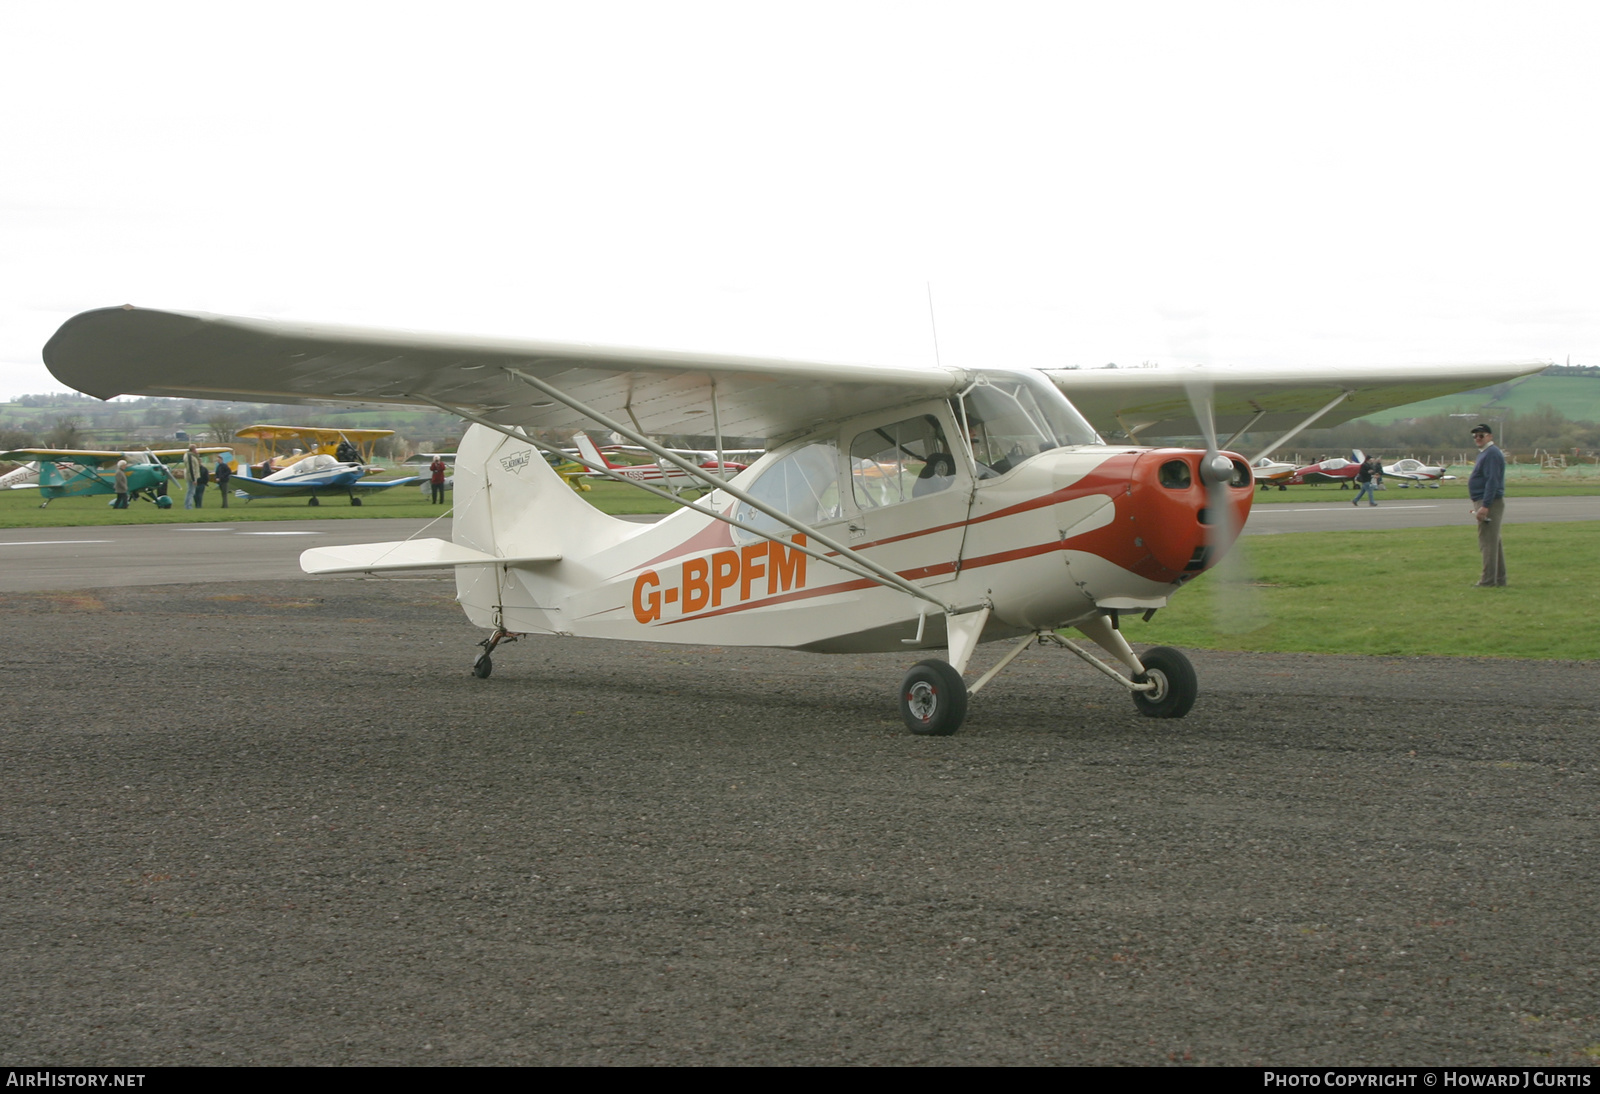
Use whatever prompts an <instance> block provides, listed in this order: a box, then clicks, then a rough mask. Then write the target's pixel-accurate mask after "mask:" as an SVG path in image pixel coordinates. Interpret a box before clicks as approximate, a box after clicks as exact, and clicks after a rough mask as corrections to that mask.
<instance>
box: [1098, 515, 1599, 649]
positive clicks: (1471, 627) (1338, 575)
mask: <svg viewBox="0 0 1600 1094" xmlns="http://www.w3.org/2000/svg"><path fill="white" fill-rule="evenodd" d="M1430 493H1431V491H1430ZM1504 543H1505V552H1506V570H1507V572H1508V575H1509V578H1510V581H1509V584H1508V586H1507V587H1506V588H1504V589H1476V588H1470V587H1469V586H1470V585H1471V583H1472V582H1474V581H1476V580H1477V578H1478V573H1479V567H1480V560H1479V556H1478V542H1477V536H1476V533H1475V529H1474V526H1473V525H1472V524H1470V523H1468V522H1467V521H1466V520H1465V519H1463V522H1462V525H1461V527H1459V528H1409V529H1396V530H1391V531H1381V532H1302V533H1295V534H1289V535H1277V536H1250V537H1247V538H1246V539H1244V540H1241V541H1240V545H1239V547H1238V551H1239V554H1240V562H1241V563H1242V565H1241V567H1240V568H1241V569H1242V571H1243V572H1244V573H1245V574H1247V575H1248V578H1247V579H1246V580H1244V581H1241V582H1239V583H1238V584H1237V585H1230V583H1229V582H1228V581H1225V580H1221V579H1219V577H1218V575H1217V574H1216V573H1215V572H1213V573H1208V574H1205V575H1203V576H1202V577H1200V578H1198V579H1197V580H1196V581H1194V582H1193V583H1192V584H1191V585H1190V586H1189V587H1188V588H1186V589H1183V590H1181V591H1180V592H1179V593H1178V595H1177V596H1175V597H1173V599H1172V605H1171V606H1170V607H1168V608H1165V609H1163V610H1162V611H1160V612H1157V613H1156V615H1155V617H1154V618H1153V619H1152V620H1151V621H1150V622H1149V623H1143V622H1140V621H1139V620H1138V619H1136V618H1130V619H1128V620H1127V621H1126V622H1125V624H1124V631H1125V633H1126V634H1127V635H1128V637H1129V638H1130V639H1131V640H1133V641H1135V642H1148V643H1156V644H1160V645H1168V646H1178V647H1180V648H1182V647H1189V648H1195V649H1216V650H1246V651H1255V652H1260V653H1360V654H1381V655H1385V656H1404V655H1408V654H1409V655H1439V656H1450V657H1530V658H1555V659H1559V660H1572V661H1588V660H1594V659H1596V658H1600V622H1597V620H1600V523H1596V522H1572V523H1563V524H1516V523H1514V522H1513V523H1508V524H1507V525H1506V528H1505V539H1504ZM1219 593H1221V594H1226V602H1225V603H1219V599H1218V597H1219ZM1241 602H1242V605H1243V606H1242V607H1241V606H1240V605H1241ZM1219 613H1220V614H1219Z"/></svg>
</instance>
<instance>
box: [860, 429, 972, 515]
mask: <svg viewBox="0 0 1600 1094" xmlns="http://www.w3.org/2000/svg"><path fill="white" fill-rule="evenodd" d="M955 481H956V461H955V457H954V456H952V455H951V454H950V444H949V442H948V441H946V440H945V435H944V430H943V429H941V428H940V427H939V419H938V418H936V417H935V416H934V415H932V414H922V415H918V416H917V417H915V418H906V419H905V420H904V421H899V422H895V423H893V424H891V425H882V426H878V427H877V428H876V429H869V430H868V431H867V432H865V433H862V434H860V435H858V436H857V437H856V439H855V440H854V441H852V442H851V444H850V491H851V495H852V496H853V497H854V498H855V501H856V505H857V506H858V507H860V508H861V509H863V510H866V509H880V508H882V507H883V506H886V505H898V504H900V503H901V502H903V501H910V500H911V499H912V498H920V497H923V496H925V495H928V494H937V493H938V492H939V491H941V490H948V489H949V488H950V487H951V486H952V485H953V484H954V483H955Z"/></svg>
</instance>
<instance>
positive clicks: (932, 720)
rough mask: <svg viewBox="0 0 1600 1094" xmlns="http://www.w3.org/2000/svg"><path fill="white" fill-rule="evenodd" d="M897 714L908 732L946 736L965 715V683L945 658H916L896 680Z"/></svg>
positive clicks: (930, 735)
mask: <svg viewBox="0 0 1600 1094" xmlns="http://www.w3.org/2000/svg"><path fill="white" fill-rule="evenodd" d="M900 717H901V719H902V720H904V722H905V723H906V728H907V729H909V730H911V732H913V733H916V734H920V735H922V736H926V737H948V736H950V734H952V733H954V732H955V731H956V730H958V729H960V728H961V723H962V722H963V721H965V720H966V717H967V684H966V681H964V680H962V679H961V674H960V673H959V672H957V671H956V670H955V667H954V666H953V665H951V664H950V662H948V661H939V660H933V659H930V660H927V661H919V662H918V663H917V664H915V665H913V666H912V667H911V671H910V672H908V673H906V676H905V679H904V680H901V681H900Z"/></svg>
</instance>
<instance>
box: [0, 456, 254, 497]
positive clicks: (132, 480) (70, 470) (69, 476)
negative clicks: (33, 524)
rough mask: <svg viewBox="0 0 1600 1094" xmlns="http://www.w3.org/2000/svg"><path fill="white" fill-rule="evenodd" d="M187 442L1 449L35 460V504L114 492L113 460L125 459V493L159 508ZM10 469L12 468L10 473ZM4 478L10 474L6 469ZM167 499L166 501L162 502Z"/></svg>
mask: <svg viewBox="0 0 1600 1094" xmlns="http://www.w3.org/2000/svg"><path fill="white" fill-rule="evenodd" d="M188 451H189V450H188V449H187V448H164V449H160V450H157V451H151V450H149V449H138V450H135V451H132V452H99V451H95V450H92V449H82V448H19V449H16V450H15V451H13V452H0V460H3V461H6V462H21V461H30V462H32V463H34V464H35V466H36V472H37V474H36V478H35V481H36V483H37V486H38V490H39V496H40V497H42V498H44V501H42V502H41V503H40V504H39V508H40V509H43V508H45V506H47V505H49V504H50V503H51V502H52V501H55V500H56V499H57V498H77V497H85V496H88V495H92V494H115V493H116V492H117V487H116V479H115V476H116V472H117V462H118V461H119V460H127V461H128V468H127V474H128V496H129V498H143V499H144V500H146V501H151V502H155V503H156V504H157V505H158V506H160V507H161V508H163V509H164V508H166V507H167V506H170V505H171V504H172V502H171V501H170V500H169V499H168V498H167V497H166V495H164V494H161V493H159V491H160V489H161V486H162V484H164V483H170V482H172V481H173V479H172V472H171V471H170V470H169V469H168V468H167V465H168V464H176V463H182V462H183V457H184V456H185V455H187V454H188ZM195 451H197V452H199V453H200V455H202V456H205V457H207V460H208V463H209V458H210V457H212V456H217V455H220V454H223V453H226V454H228V455H229V456H231V455H232V454H233V450H232V449H229V448H197V449H196V450H195ZM13 474H14V473H13ZM7 478H10V476H9V475H8V476H7ZM10 485H12V486H13V487H14V488H22V489H30V488H32V487H33V485H34V484H33V483H28V482H15V483H12V484H10ZM163 502H165V504H162V503H163Z"/></svg>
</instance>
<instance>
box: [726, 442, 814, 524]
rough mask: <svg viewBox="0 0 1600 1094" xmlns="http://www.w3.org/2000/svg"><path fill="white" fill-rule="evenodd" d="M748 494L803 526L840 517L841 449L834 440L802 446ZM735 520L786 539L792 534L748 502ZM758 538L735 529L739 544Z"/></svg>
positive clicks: (748, 488) (764, 475) (784, 458)
mask: <svg viewBox="0 0 1600 1094" xmlns="http://www.w3.org/2000/svg"><path fill="white" fill-rule="evenodd" d="M745 490H746V492H747V493H749V494H750V496H751V497H754V498H756V499H757V500H759V501H762V502H764V503H766V504H767V505H770V506H771V507H772V508H774V509H776V510H777V511H778V512H780V513H783V514H785V515H786V516H791V517H793V518H795V519H796V520H798V521H800V522H801V523H803V524H817V523H820V522H822V521H827V520H832V519H833V518H835V517H837V516H839V446H838V445H837V444H835V443H834V441H833V440H832V439H831V438H830V439H829V440H825V441H812V442H811V443H810V444H807V445H802V446H801V447H800V448H797V449H795V450H794V451H793V452H791V453H789V454H788V455H787V456H784V457H783V458H782V459H780V460H778V461H777V462H776V463H774V464H773V465H772V466H771V467H768V468H767V469H766V470H765V471H763V472H761V477H760V478H758V479H756V481H755V482H753V483H751V484H750V485H749V486H748V487H746V488H745ZM734 517H735V518H736V519H738V520H739V521H741V522H742V523H744V524H748V525H751V526H752V527H754V528H758V529H760V530H761V531H763V532H771V533H774V534H776V535H783V534H785V533H787V532H788V531H789V530H790V529H789V526H788V525H787V524H784V523H782V522H781V521H777V520H774V519H772V518H771V517H769V516H767V515H766V514H765V513H763V512H761V511H760V510H758V509H756V508H755V507H753V506H752V505H750V504H749V503H748V502H740V503H739V507H738V509H737V511H736V512H735V513H734ZM759 538H761V537H760V536H757V535H755V534H753V533H751V532H748V531H745V530H744V529H742V528H737V527H736V528H735V529H734V539H736V540H738V541H739V542H740V543H753V542H755V541H756V540H757V539H759Z"/></svg>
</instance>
